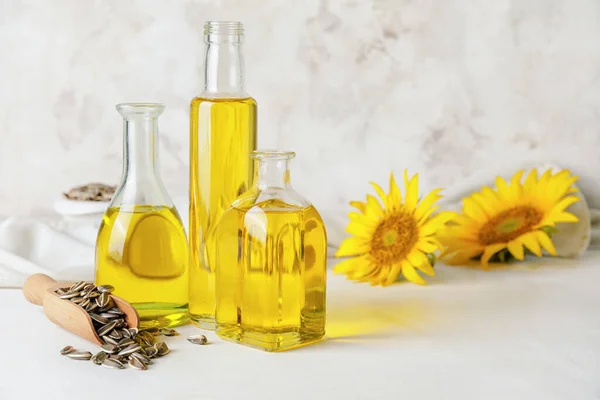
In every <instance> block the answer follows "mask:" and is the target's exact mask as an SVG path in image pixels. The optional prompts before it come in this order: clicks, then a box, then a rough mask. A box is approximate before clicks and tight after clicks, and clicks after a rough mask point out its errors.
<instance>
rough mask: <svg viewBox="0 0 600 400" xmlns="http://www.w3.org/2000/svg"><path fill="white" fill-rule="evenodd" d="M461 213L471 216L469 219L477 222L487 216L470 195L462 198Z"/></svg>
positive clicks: (482, 220) (484, 219)
mask: <svg viewBox="0 0 600 400" xmlns="http://www.w3.org/2000/svg"><path fill="white" fill-rule="evenodd" d="M463 213H465V214H466V215H468V216H469V217H471V219H473V220H475V221H479V222H485V221H486V220H487V218H488V216H487V215H486V213H485V212H484V211H483V210H482V209H481V207H480V206H479V204H477V202H476V201H475V200H473V199H472V198H470V197H467V198H465V199H464V200H463Z"/></svg>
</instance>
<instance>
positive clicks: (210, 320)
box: [189, 22, 256, 329]
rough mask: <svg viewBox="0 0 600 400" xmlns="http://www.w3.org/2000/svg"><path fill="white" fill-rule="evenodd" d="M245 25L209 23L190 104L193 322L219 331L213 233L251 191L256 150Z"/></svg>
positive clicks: (191, 312) (191, 293)
mask: <svg viewBox="0 0 600 400" xmlns="http://www.w3.org/2000/svg"><path fill="white" fill-rule="evenodd" d="M242 39H243V26H242V24H241V23H239V22H207V23H206V24H205V25H204V42H205V43H206V52H205V60H204V85H203V88H202V91H201V93H200V94H199V95H198V96H197V97H196V98H194V99H193V100H192V102H191V106H190V209H189V244H190V304H189V312H190V317H191V318H192V320H193V321H194V322H195V323H196V324H198V325H199V326H201V327H203V328H207V329H214V323H215V322H214V316H215V275H214V272H215V266H214V258H215V256H214V254H215V245H216V243H215V241H214V229H215V227H216V224H217V222H218V220H219V218H220V217H221V215H222V214H223V212H224V211H225V210H226V209H227V208H228V207H229V206H230V205H231V203H232V202H233V200H234V199H235V198H236V197H237V196H238V195H240V194H241V193H244V192H245V191H246V190H248V188H249V185H250V181H251V179H252V175H253V169H252V168H253V167H252V164H251V163H250V161H249V154H250V152H252V151H253V150H255V148H256V101H255V100H254V99H253V98H252V97H250V96H249V95H248V93H246V91H245V90H244V63H243V55H242Z"/></svg>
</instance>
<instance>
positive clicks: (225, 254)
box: [215, 151, 327, 351]
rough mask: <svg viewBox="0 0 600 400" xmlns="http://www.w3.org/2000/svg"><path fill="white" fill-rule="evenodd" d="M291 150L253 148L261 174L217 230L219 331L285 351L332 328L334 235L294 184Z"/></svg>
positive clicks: (225, 336) (261, 346)
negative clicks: (328, 304) (330, 246)
mask: <svg viewBox="0 0 600 400" xmlns="http://www.w3.org/2000/svg"><path fill="white" fill-rule="evenodd" d="M293 157H294V153H292V152H282V151H260V152H253V153H252V158H253V159H254V163H255V171H256V174H255V178H254V184H253V186H252V188H251V189H250V190H249V191H248V192H246V193H245V194H243V195H242V196H240V197H239V198H238V199H237V200H235V202H234V203H233V205H232V206H231V208H229V209H228V210H227V211H226V212H225V214H224V215H223V217H222V218H221V220H220V222H219V224H218V227H217V229H216V233H215V238H216V296H217V310H216V321H217V334H218V335H219V337H221V338H222V339H225V340H230V341H234V342H238V343H242V344H245V345H248V346H252V347H256V348H259V349H262V350H266V351H279V350H285V349H289V348H291V347H296V346H299V345H303V344H307V343H310V342H314V341H316V340H319V339H320V338H321V337H323V335H324V334H325V286H326V276H327V275H326V263H327V235H326V232H325V225H324V224H323V220H322V219H321V217H320V215H319V213H318V212H317V210H316V209H315V208H314V206H313V205H312V204H311V203H309V202H308V201H306V200H305V199H304V198H302V197H301V196H300V195H299V194H298V193H296V192H295V191H294V189H292V187H291V184H290V173H289V166H288V164H289V161H290V160H291V159H292V158H293Z"/></svg>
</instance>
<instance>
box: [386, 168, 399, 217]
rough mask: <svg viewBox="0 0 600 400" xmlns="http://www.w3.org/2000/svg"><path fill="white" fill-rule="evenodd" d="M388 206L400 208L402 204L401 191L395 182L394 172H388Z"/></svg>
mask: <svg viewBox="0 0 600 400" xmlns="http://www.w3.org/2000/svg"><path fill="white" fill-rule="evenodd" d="M388 204H389V207H390V208H391V209H393V210H395V209H398V208H400V206H401V205H402V193H400V188H398V185H397V184H396V180H395V179H394V174H390V194H389V195H388Z"/></svg>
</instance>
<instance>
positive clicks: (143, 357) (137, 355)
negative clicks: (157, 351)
mask: <svg viewBox="0 0 600 400" xmlns="http://www.w3.org/2000/svg"><path fill="white" fill-rule="evenodd" d="M132 357H133V358H137V359H139V360H140V361H143V362H144V364H146V365H149V364H152V360H151V359H150V357H148V356H147V355H145V354H143V353H140V352H139V351H136V352H135V353H131V354H130V355H129V358H130V359H131V358H132Z"/></svg>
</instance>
